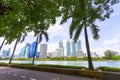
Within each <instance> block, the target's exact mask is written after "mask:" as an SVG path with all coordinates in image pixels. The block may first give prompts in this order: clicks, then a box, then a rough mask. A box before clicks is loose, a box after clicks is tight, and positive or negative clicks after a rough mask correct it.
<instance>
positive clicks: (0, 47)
mask: <svg viewBox="0 0 120 80" xmlns="http://www.w3.org/2000/svg"><path fill="white" fill-rule="evenodd" d="M5 40H6V38H4V40H3V42H2V44H1V46H0V51H1V49H2V47H3V44H4V43H5Z"/></svg>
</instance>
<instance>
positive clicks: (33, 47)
mask: <svg viewBox="0 0 120 80" xmlns="http://www.w3.org/2000/svg"><path fill="white" fill-rule="evenodd" d="M36 43H37V42H36V41H34V42H33V43H32V44H31V45H30V51H29V58H32V57H33V56H34V53H35V46H36ZM37 48H38V46H37ZM37 48H36V54H37Z"/></svg>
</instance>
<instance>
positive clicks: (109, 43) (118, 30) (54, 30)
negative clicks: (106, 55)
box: [0, 4, 120, 55]
mask: <svg viewBox="0 0 120 80" xmlns="http://www.w3.org/2000/svg"><path fill="white" fill-rule="evenodd" d="M113 9H114V12H113V13H112V14H111V17H110V18H109V19H107V20H105V21H104V22H97V24H98V26H99V29H100V32H99V35H100V39H99V40H97V41H95V40H94V39H93V38H92V34H91V31H90V30H89V29H88V34H89V42H90V47H91V51H92V52H97V53H98V54H99V55H103V52H104V51H105V50H114V51H118V52H120V4H117V5H114V6H113ZM57 20H58V21H57V23H56V24H55V25H54V26H50V29H49V30H48V34H49V41H48V42H47V44H48V52H51V51H55V50H56V48H58V42H59V41H60V40H63V42H64V43H65V41H66V40H68V39H69V25H70V22H71V19H70V20H68V21H67V22H66V23H65V24H63V25H59V22H60V18H58V19H57ZM79 39H80V40H81V41H82V50H83V51H84V52H86V49H85V42H84V33H83V32H82V33H81V35H80V37H79ZM2 40H3V38H0V43H1V42H2ZM33 41H35V37H34V35H33V33H32V32H31V33H29V35H28V36H27V37H26V39H25V41H24V42H23V43H20V44H18V47H17V49H16V54H17V53H19V52H20V51H21V48H22V47H23V46H24V45H25V43H27V42H28V43H32V42H33ZM42 43H45V41H44V40H43V41H42ZM13 46H14V42H13V43H12V44H11V45H5V46H4V47H3V49H8V48H11V53H12V49H13ZM38 51H39V50H38Z"/></svg>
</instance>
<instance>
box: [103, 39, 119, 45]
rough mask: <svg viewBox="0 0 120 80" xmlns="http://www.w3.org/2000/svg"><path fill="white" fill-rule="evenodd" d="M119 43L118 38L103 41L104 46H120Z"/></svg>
mask: <svg viewBox="0 0 120 80" xmlns="http://www.w3.org/2000/svg"><path fill="white" fill-rule="evenodd" d="M119 43H120V41H119V39H118V38H113V39H111V40H104V41H103V44H104V45H116V44H119Z"/></svg>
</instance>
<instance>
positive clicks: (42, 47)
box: [40, 44, 47, 58]
mask: <svg viewBox="0 0 120 80" xmlns="http://www.w3.org/2000/svg"><path fill="white" fill-rule="evenodd" d="M46 56H47V44H41V45H40V57H44V58H45V57H46Z"/></svg>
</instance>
